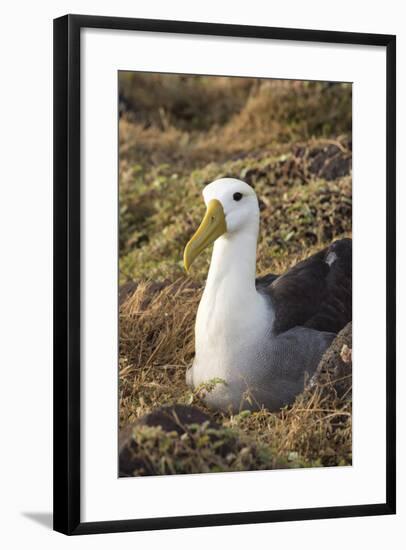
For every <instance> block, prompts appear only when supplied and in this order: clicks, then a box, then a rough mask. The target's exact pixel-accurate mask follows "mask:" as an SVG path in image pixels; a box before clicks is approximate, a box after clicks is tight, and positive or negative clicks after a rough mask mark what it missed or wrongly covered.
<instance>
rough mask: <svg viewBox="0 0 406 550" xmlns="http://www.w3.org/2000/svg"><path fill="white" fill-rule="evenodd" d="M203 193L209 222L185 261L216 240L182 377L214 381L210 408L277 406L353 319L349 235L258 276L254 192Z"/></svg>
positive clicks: (218, 188)
mask: <svg viewBox="0 0 406 550" xmlns="http://www.w3.org/2000/svg"><path fill="white" fill-rule="evenodd" d="M240 195H241V197H240ZM230 196H231V197H237V199H238V200H237V199H235V198H234V201H230ZM204 197H205V201H206V204H208V214H207V215H206V218H207V216H208V220H206V218H205V220H204V221H203V223H202V226H201V227H200V228H199V230H198V232H197V233H196V235H195V237H193V239H195V241H196V242H197V244H196V242H195V241H194V240H193V239H192V241H191V243H192V250H190V249H189V250H188V249H186V251H185V262H187V261H189V260H188V258H189V256H190V257H192V261H193V254H195V252H194V249H193V247H195V248H196V249H197V253H198V252H199V250H200V249H202V247H205V246H207V243H208V241H210V239H212V240H215V243H214V248H213V254H212V259H211V263H210V269H209V274H208V278H207V282H206V286H205V289H204V293H203V296H202V299H201V302H200V304H199V308H198V312H197V318H196V326H195V352H196V353H195V359H194V362H193V365H192V367H191V368H190V369H189V371H188V373H187V382H188V384H189V385H191V386H192V387H195V388H196V387H198V386H200V385H205V384H209V385H211V386H214V387H212V388H211V391H208V392H207V394H206V397H205V400H206V402H207V405H208V406H210V407H212V408H214V409H219V410H225V411H226V410H231V411H238V410H241V409H247V408H249V409H259V408H261V407H266V408H268V409H270V410H277V409H279V408H281V407H283V406H284V405H286V404H290V403H292V401H293V400H294V398H295V397H296V395H297V394H298V393H300V392H301V391H303V388H304V384H305V380H306V377H308V376H311V375H312V374H313V372H314V371H315V369H316V368H317V365H318V363H319V361H320V359H321V356H322V354H323V353H324V351H325V350H326V349H327V347H328V346H329V344H330V343H331V341H332V340H333V338H334V337H335V333H336V332H338V331H339V330H340V329H341V328H343V326H344V325H345V324H346V323H347V322H348V321H349V320H351V241H350V240H349V239H343V240H341V241H337V242H336V243H333V244H332V245H331V246H330V247H328V248H327V249H325V250H322V251H321V252H319V253H318V254H315V255H313V256H312V257H310V258H309V259H307V260H305V261H304V262H300V263H299V264H297V265H296V266H295V267H294V268H292V269H291V270H289V271H288V272H287V273H286V274H284V275H282V276H276V275H268V276H266V277H263V278H262V279H257V280H256V278H255V271H256V245H257V238H258V230H259V209H258V201H257V198H256V195H255V193H254V191H253V190H252V189H251V188H250V187H249V186H248V185H247V184H245V183H243V182H240V181H239V180H231V179H223V180H218V181H216V182H213V183H212V184H210V185H209V186H207V187H206V188H205V191H204ZM243 201H245V204H243ZM233 202H237V204H234V203H233ZM213 208H214V210H213ZM223 221H224V223H223ZM219 225H220V226H221V230H219V229H218V226H219ZM216 228H217V229H216ZM220 231H221V234H220V235H217V234H218V233H220ZM199 232H200V233H199ZM207 235H209V237H207ZM213 236H214V238H213ZM188 246H189V245H188ZM213 381H214V383H213Z"/></svg>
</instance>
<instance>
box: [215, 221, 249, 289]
mask: <svg viewBox="0 0 406 550" xmlns="http://www.w3.org/2000/svg"><path fill="white" fill-rule="evenodd" d="M256 248H257V235H256V234H255V233H254V232H253V231H252V232H241V233H234V234H231V235H223V236H222V237H220V238H219V239H217V241H216V242H215V243H214V247H213V254H212V258H211V262H210V269H209V274H208V276H207V281H206V288H205V293H209V292H210V293H212V292H214V293H217V292H221V293H222V294H229V293H234V292H237V293H238V294H237V295H235V297H236V298H237V300H238V297H239V296H240V297H241V296H244V295H245V296H249V295H251V296H252V293H253V292H256V290H255V273H256Z"/></svg>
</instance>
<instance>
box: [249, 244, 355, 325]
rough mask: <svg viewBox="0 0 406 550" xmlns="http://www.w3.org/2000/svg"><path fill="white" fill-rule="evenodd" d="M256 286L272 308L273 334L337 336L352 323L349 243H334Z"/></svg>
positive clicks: (350, 248) (263, 279)
mask: <svg viewBox="0 0 406 550" xmlns="http://www.w3.org/2000/svg"><path fill="white" fill-rule="evenodd" d="M332 259H334V261H331V260H332ZM328 261H330V264H331V265H329V263H328ZM256 284H257V289H258V291H259V292H263V293H265V294H266V295H267V296H269V298H270V300H271V301H272V304H273V306H274V308H275V323H274V327H273V328H274V332H275V333H276V334H280V333H281V332H285V331H287V330H289V329H291V328H293V327H296V326H303V327H307V328H313V329H316V330H320V331H326V332H335V333H337V332H339V331H340V330H341V329H342V328H343V327H344V326H345V325H346V324H347V323H349V322H350V321H351V319H352V241H351V239H341V240H339V241H335V242H334V243H332V244H331V245H330V246H329V247H327V248H324V249H323V250H321V251H320V252H317V253H316V254H314V255H313V256H310V257H309V258H307V259H306V260H303V261H302V262H299V263H298V264H296V265H295V266H294V267H292V268H291V269H290V270H289V271H287V272H286V273H285V274H283V275H281V276H279V277H278V276H276V275H273V274H271V275H266V276H265V277H261V278H259V279H257V281H256Z"/></svg>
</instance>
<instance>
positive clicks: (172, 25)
mask: <svg viewBox="0 0 406 550" xmlns="http://www.w3.org/2000/svg"><path fill="white" fill-rule="evenodd" d="M83 28H102V29H115V30H126V31H128V30H134V31H151V32H165V33H182V34H194V35H215V36H228V37H248V38H262V39H278V40H294V41H306V42H309V41H310V42H322V43H326V42H329V43H335V44H357V45H366V46H383V47H385V48H386V92H387V97H386V117H387V121H386V144H387V145H386V159H387V170H386V200H387V203H386V215H387V222H386V229H387V266H386V277H387V280H386V284H387V287H386V298H387V311H386V315H387V330H386V350H387V353H386V383H387V386H386V388H387V395H386V437H387V439H386V500H385V502H382V503H379V504H360V505H351V506H337V507H334V506H333V507H323V508H310V509H309V508H306V509H294V510H273V511H260V512H246V513H224V514H210V515H198V516H182V517H162V518H150V519H133V520H123V521H100V522H91V523H82V522H81V520H80V477H81V472H80V418H81V416H80V415H81V413H80V346H81V340H80V338H81V337H80V300H81V293H80V288H81V285H80V257H81V256H80V254H81V250H80V30H81V29H83ZM395 113H396V37H395V36H393V35H380V34H363V33H348V32H332V31H320V30H303V29H283V28H271V27H254V26H245V25H225V24H212V23H197V22H184V21H161V20H150V19H129V18H121V17H100V16H87V15H86V16H84V15H66V16H64V17H61V18H58V19H55V20H54V529H55V530H57V531H60V532H62V533H65V534H67V535H79V534H91V533H111V532H119V531H138V530H153V529H173V528H184V527H201V526H214V525H231V524H246V523H262V522H275V521H297V520H309V519H326V518H339V517H353V516H370V515H384V514H394V513H395V511H396V457H395V450H396V447H395V445H396V443H395V433H396V417H395V410H396V401H395V399H396V394H395V360H396V351H395V341H396V338H395V330H396V326H395V324H396V318H395V299H396V297H395V292H396V291H395V288H396V280H395V277H396V275H395V267H396V258H395V215H396V208H395V200H396V199H395V174H396V172H395V165H396V121H395Z"/></svg>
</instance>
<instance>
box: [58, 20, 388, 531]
mask: <svg viewBox="0 0 406 550" xmlns="http://www.w3.org/2000/svg"><path fill="white" fill-rule="evenodd" d="M395 46H396V41H395V37H394V36H388V35H383V34H382V35H381V34H374V35H372V34H360V33H346V32H330V31H319V30H299V29H280V28H269V27H250V26H240V25H223V24H208V23H193V22H181V21H157V20H141V19H124V18H113V17H93V16H81V15H67V16H65V17H61V18H59V19H56V20H55V21H54V324H55V328H54V528H55V529H56V530H57V531H60V532H62V533H65V534H69V535H71V534H87V533H107V532H116V531H133V530H150V529H170V528H179V527H198V526H211V525H230V524H241V523H259V522H273V521H292V520H305V519H320V518H336V517H350V516H366V515H382V514H394V513H395V136H396V132H395V103H396V87H395V65H396V59H395ZM353 366H354V368H353Z"/></svg>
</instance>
